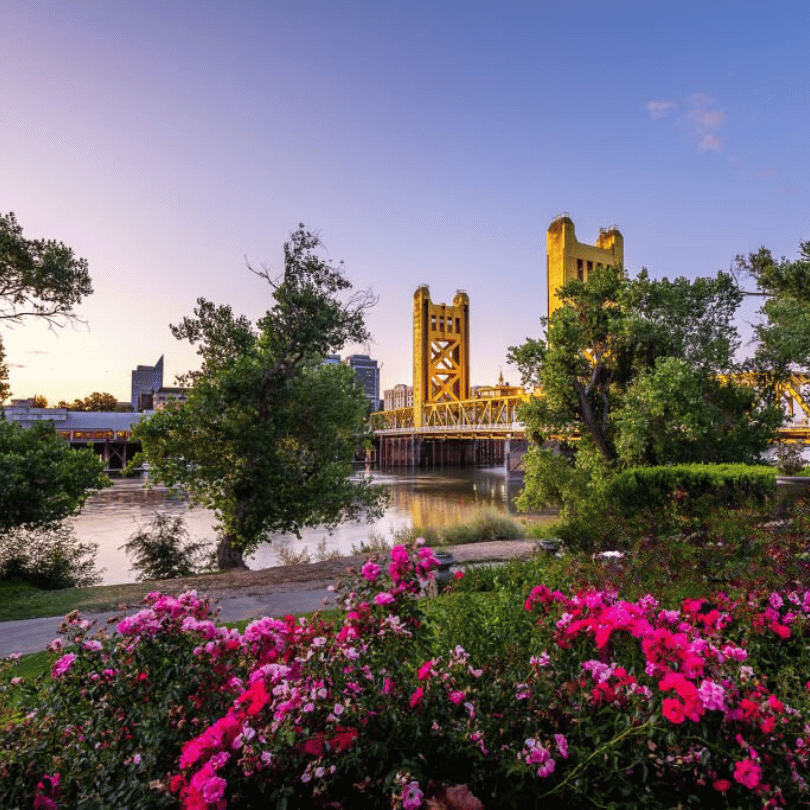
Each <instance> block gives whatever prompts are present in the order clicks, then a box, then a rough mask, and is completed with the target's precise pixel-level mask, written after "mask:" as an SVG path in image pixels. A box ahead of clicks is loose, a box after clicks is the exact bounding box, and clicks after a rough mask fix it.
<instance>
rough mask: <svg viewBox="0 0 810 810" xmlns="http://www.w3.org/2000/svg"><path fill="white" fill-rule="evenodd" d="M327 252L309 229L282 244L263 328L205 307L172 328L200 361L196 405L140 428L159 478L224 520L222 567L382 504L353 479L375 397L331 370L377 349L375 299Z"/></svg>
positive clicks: (264, 274) (161, 414)
mask: <svg viewBox="0 0 810 810" xmlns="http://www.w3.org/2000/svg"><path fill="white" fill-rule="evenodd" d="M319 246H320V240H319V238H318V236H317V235H314V234H312V233H310V232H309V231H307V230H306V229H305V228H304V226H303V225H302V226H300V227H299V228H298V230H296V231H294V232H293V233H292V234H291V238H290V241H289V242H287V243H286V244H285V245H284V272H283V274H282V275H281V277H280V278H279V279H278V280H276V279H274V278H273V277H272V276H271V275H270V273H269V271H267V270H262V271H255V270H254V271H253V272H254V273H255V274H256V275H257V276H259V277H260V278H261V279H263V280H264V281H265V282H267V283H268V284H269V285H270V287H271V289H272V299H273V303H272V306H271V307H270V309H268V311H267V312H266V313H265V315H264V316H263V317H261V318H260V319H259V320H258V321H257V322H256V324H253V323H251V322H250V321H249V320H248V319H247V318H245V317H244V316H235V315H234V314H233V312H232V310H231V308H230V307H228V306H216V305H214V304H213V303H212V302H210V301H207V300H205V299H199V300H198V302H197V307H196V308H195V310H194V317H191V318H188V317H187V318H184V319H183V321H182V322H181V323H180V324H179V325H177V326H173V327H172V332H173V334H174V335H175V337H177V338H178V339H185V340H189V341H190V342H191V343H192V344H194V345H196V346H197V351H198V354H199V355H200V357H201V360H202V363H201V367H200V369H199V370H197V371H191V372H189V373H187V374H186V375H183V378H182V380H183V382H185V383H186V384H189V385H190V386H191V388H190V391H189V393H188V396H187V399H186V401H185V402H183V403H179V402H170V403H169V404H168V405H167V406H166V408H164V409H163V410H161V411H158V412H157V413H156V414H155V415H154V416H153V417H152V418H151V419H149V420H144V421H142V422H141V423H139V425H138V426H137V427H136V429H135V433H136V436H137V438H139V439H140V440H141V442H142V444H143V452H144V455H145V457H146V458H147V460H148V461H149V464H150V470H151V474H152V476H153V477H155V478H156V479H157V480H159V481H162V482H164V483H166V484H168V485H179V486H182V487H185V488H187V489H188V491H189V492H190V493H191V495H192V497H193V498H194V499H195V500H196V501H197V502H199V503H202V504H205V505H206V506H208V507H209V508H211V509H213V510H214V511H215V513H216V515H217V517H218V519H219V520H220V524H221V525H220V529H221V531H220V541H219V545H218V549H217V557H218V564H219V566H220V568H229V567H236V566H240V565H244V562H243V557H242V555H243V554H244V553H247V552H250V551H251V550H253V549H255V548H256V546H257V545H258V544H259V543H260V542H261V541H262V540H264V539H266V538H267V537H268V535H269V534H270V533H271V532H275V531H287V532H296V533H297V532H298V531H299V530H300V529H301V528H302V527H304V526H312V525H320V524H325V525H327V526H331V525H334V524H336V523H337V522H339V521H340V520H343V519H347V518H353V517H357V516H359V515H361V514H367V513H369V512H374V511H375V510H376V509H377V507H378V505H379V499H380V496H379V495H378V493H377V492H376V491H375V490H374V489H373V488H371V487H370V486H369V485H368V484H367V483H366V482H359V483H358V482H353V481H351V480H349V477H348V476H349V473H350V472H351V459H352V457H353V454H354V451H355V448H356V443H357V440H358V437H359V436H360V435H361V434H362V433H363V431H364V414H365V403H366V400H365V396H364V394H363V392H362V390H361V389H360V388H359V386H358V385H357V383H356V380H355V376H354V374H353V372H352V371H351V369H348V368H345V367H343V366H330V365H324V364H323V362H322V361H323V359H324V357H325V356H326V355H327V354H329V353H331V352H333V351H339V350H340V349H341V348H342V347H343V346H344V344H346V343H347V342H364V341H365V340H367V338H368V333H367V331H366V328H365V324H364V312H365V310H366V308H367V307H368V306H370V305H371V304H372V303H373V299H372V298H371V296H370V295H369V294H368V293H359V294H357V293H355V294H352V293H351V292H350V290H351V285H350V284H349V282H348V281H347V280H346V278H345V277H344V275H343V272H342V268H340V267H334V266H332V265H331V264H330V263H328V262H326V261H324V260H323V259H321V258H320V257H319V255H318V253H317V249H318V247H319Z"/></svg>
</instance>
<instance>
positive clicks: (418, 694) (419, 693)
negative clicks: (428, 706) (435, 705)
mask: <svg viewBox="0 0 810 810" xmlns="http://www.w3.org/2000/svg"><path fill="white" fill-rule="evenodd" d="M424 694H425V689H424V687H422V686H420V687H419V688H418V689H417V690H416V691H415V692H414V693H413V694H412V695H411V699H410V701H409V702H410V706H411V708H412V709H414V708H416V707H417V706H418V705H419V704H420V703H421V702H422V697H423V696H424Z"/></svg>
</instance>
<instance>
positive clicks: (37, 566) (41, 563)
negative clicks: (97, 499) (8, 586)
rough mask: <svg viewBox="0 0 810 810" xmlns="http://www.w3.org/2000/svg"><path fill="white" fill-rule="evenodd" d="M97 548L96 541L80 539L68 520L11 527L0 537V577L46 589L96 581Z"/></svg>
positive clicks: (82, 585)
mask: <svg viewBox="0 0 810 810" xmlns="http://www.w3.org/2000/svg"><path fill="white" fill-rule="evenodd" d="M97 551H98V544H97V543H89V542H80V541H79V540H78V538H77V537H76V533H75V530H74V528H73V525H72V524H71V523H68V522H57V523H49V524H46V525H44V526H39V527H36V528H26V527H24V526H22V527H19V528H16V529H11V530H10V531H8V532H6V533H5V534H4V535H3V536H2V538H0V579H4V580H9V581H17V582H26V583H28V584H30V585H34V586H36V587H38V588H44V589H45V590H56V589H58V588H83V587H87V586H89V585H96V584H98V582H100V580H101V572H100V571H98V570H97V569H96V559H95V558H96V552H97Z"/></svg>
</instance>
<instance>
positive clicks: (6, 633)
mask: <svg viewBox="0 0 810 810" xmlns="http://www.w3.org/2000/svg"><path fill="white" fill-rule="evenodd" d="M535 549H536V543H535V541H533V540H498V541H494V542H492V543H474V544H470V545H464V546H453V547H450V548H447V549H441V550H446V551H449V552H450V553H451V554H453V557H454V558H455V561H456V562H457V563H459V564H462V565H463V564H465V563H476V562H486V561H503V560H508V559H512V558H516V557H528V556H529V555H530V554H531V553H532V552H533V551H534V550H535ZM328 585H329V583H328V582H325V581H320V582H318V581H313V582H312V583H308V584H305V583H301V585H300V587H296V586H293V587H275V588H274V587H264V588H261V587H255V588H250V589H248V590H247V591H243V592H241V593H238V594H234V593H233V592H232V594H231V595H223V596H218V597H215V601H216V605H217V606H218V607H219V614H218V616H217V620H218V621H219V622H236V621H243V620H246V619H256V618H260V617H262V616H276V617H280V616H285V615H287V614H288V613H293V614H298V613H312V612H314V611H316V610H318V608H320V607H324V606H325V605H328V604H333V603H334V598H333V595H332V593H330V592H329V591H328V590H327V588H328ZM142 607H143V606H142V605H136V606H133V607H132V609H131V610H130V611H129V612H131V613H135V612H137V611H138V610H141V609H142ZM120 615H121V611H117V612H111V613H85V614H83V616H84V618H86V619H90V620H91V621H92V620H95V621H96V622H98V624H99V626H103V625H104V624H106V622H107V620H108V619H110V618H113V617H115V616H120ZM62 619H63V617H62V616H51V617H48V618H42V619H20V620H17V621H10V622H0V658H5V657H7V656H9V655H11V654H13V653H22V654H25V653H32V652H39V651H40V650H44V649H46V648H47V646H48V645H49V644H50V643H51V641H53V640H54V639H55V638H57V636H58V631H59V627H60V626H61V624H62Z"/></svg>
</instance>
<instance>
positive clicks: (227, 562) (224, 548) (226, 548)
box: [217, 534, 247, 571]
mask: <svg viewBox="0 0 810 810" xmlns="http://www.w3.org/2000/svg"><path fill="white" fill-rule="evenodd" d="M217 568H219V570H220V571H228V570H232V569H234V568H241V569H242V570H244V571H247V565H245V561H244V559H243V558H242V550H241V549H238V548H235V547H234V545H233V543H232V542H231V536H230V535H229V534H223V535H221V536H220V538H219V543H217Z"/></svg>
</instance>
